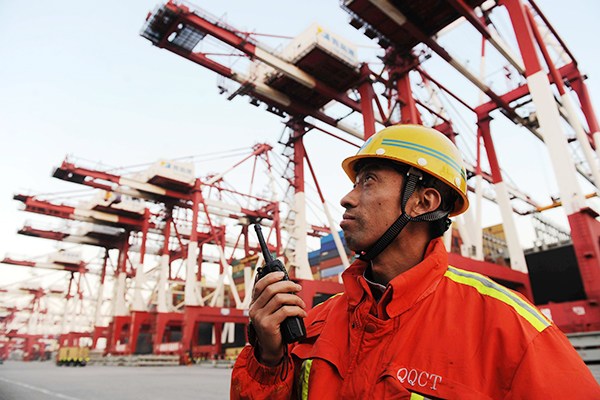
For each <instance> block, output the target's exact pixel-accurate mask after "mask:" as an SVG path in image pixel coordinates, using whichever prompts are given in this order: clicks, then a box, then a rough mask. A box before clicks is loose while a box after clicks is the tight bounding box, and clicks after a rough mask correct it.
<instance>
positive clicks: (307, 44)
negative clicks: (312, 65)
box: [281, 22, 358, 68]
mask: <svg viewBox="0 0 600 400" xmlns="http://www.w3.org/2000/svg"><path fill="white" fill-rule="evenodd" d="M317 46H318V47H319V48H321V49H322V50H324V51H326V52H327V53H329V54H330V55H332V56H334V57H336V58H337V59H339V60H340V61H342V62H345V63H346V64H348V65H349V66H351V67H354V68H358V48H357V46H356V45H355V44H353V43H352V42H350V41H349V40H346V39H344V38H342V37H341V36H338V35H336V34H335V33H333V32H331V31H329V30H327V29H325V28H323V27H322V26H321V25H319V24H318V23H316V22H314V23H313V24H311V25H310V27H309V28H308V29H307V30H305V31H304V32H302V33H301V34H300V35H298V36H296V37H295V38H294V39H293V40H292V41H291V42H290V43H289V44H288V45H287V46H286V47H285V48H284V49H283V51H282V52H281V57H282V58H284V59H285V60H287V61H290V62H292V63H295V62H296V61H298V60H299V59H301V58H302V57H304V55H306V54H307V53H308V52H309V51H311V50H312V49H313V48H314V47H317Z"/></svg>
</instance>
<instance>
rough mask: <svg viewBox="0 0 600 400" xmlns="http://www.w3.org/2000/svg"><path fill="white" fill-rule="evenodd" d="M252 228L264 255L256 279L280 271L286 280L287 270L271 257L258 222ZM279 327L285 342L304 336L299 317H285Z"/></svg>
mask: <svg viewBox="0 0 600 400" xmlns="http://www.w3.org/2000/svg"><path fill="white" fill-rule="evenodd" d="M254 230H256V236H258V243H260V248H261V250H262V253H263V256H264V257H265V265H264V266H263V267H262V268H259V269H258V271H257V273H256V274H257V276H258V278H257V279H262V278H263V277H264V276H265V275H267V274H269V273H271V272H276V271H281V272H283V273H284V274H285V275H284V276H283V279H282V280H284V281H288V280H289V279H290V278H289V277H288V274H287V271H286V270H285V267H284V266H283V263H282V262H281V261H279V260H278V259H273V257H272V256H271V252H270V251H269V249H268V248H267V243H265V238H264V237H263V234H262V230H261V229H260V225H259V224H254ZM279 328H280V329H281V337H282V338H283V341H284V342H285V343H294V342H297V341H298V340H300V339H302V338H304V337H305V336H306V328H305V327H304V320H303V319H302V318H300V317H287V318H286V319H285V320H284V321H283V322H282V323H281V325H280V326H279Z"/></svg>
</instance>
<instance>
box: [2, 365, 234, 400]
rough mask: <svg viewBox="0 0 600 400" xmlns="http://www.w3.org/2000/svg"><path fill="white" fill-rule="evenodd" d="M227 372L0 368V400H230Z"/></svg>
mask: <svg viewBox="0 0 600 400" xmlns="http://www.w3.org/2000/svg"><path fill="white" fill-rule="evenodd" d="M230 378H231V369H230V368H214V367H212V366H207V365H193V366H181V367H109V366H93V365H90V366H86V367H57V366H56V365H55V364H54V363H52V362H29V363H24V362H18V361H6V362H5V363H4V364H3V365H0V400H25V399H36V400H56V399H62V400H117V399H118V400H134V399H135V400H155V399H156V400H162V399H167V400H173V399H203V400H204V399H206V400H216V399H227V398H229V380H230Z"/></svg>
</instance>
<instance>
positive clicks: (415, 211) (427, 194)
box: [406, 187, 442, 218]
mask: <svg viewBox="0 0 600 400" xmlns="http://www.w3.org/2000/svg"><path fill="white" fill-rule="evenodd" d="M440 204H442V195H441V194H440V192H438V191H437V189H434V188H430V187H420V188H418V189H417V190H415V192H414V193H413V195H412V196H410V198H409V199H408V202H407V204H406V213H407V214H408V215H410V216H411V217H413V218H414V217H417V216H419V215H421V214H425V213H428V212H430V211H435V210H437V209H438V207H439V206H440Z"/></svg>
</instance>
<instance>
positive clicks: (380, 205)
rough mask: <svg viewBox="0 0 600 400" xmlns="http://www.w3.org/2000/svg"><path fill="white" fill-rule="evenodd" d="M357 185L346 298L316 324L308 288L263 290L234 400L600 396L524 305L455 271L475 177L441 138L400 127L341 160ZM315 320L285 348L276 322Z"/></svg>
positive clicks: (277, 281) (346, 227) (271, 279)
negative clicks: (452, 244)
mask: <svg viewBox="0 0 600 400" xmlns="http://www.w3.org/2000/svg"><path fill="white" fill-rule="evenodd" d="M342 167H343V168H344V171H345V172H346V174H347V175H348V176H349V177H350V179H351V181H352V182H353V183H354V186H353V189H352V190H351V191H350V192H349V193H348V194H347V195H346V196H345V197H344V198H343V199H342V200H341V205H342V206H343V207H344V209H345V213H344V216H343V220H342V222H341V224H340V225H341V227H342V229H343V231H344V236H345V239H346V242H347V244H348V247H349V248H350V249H352V250H354V251H355V252H356V253H357V254H358V255H359V256H358V258H357V260H356V261H355V262H354V263H353V264H352V265H351V266H350V267H349V268H348V269H347V270H346V271H345V272H344V273H343V275H342V278H343V281H344V287H345V291H344V293H342V294H340V295H337V296H334V297H332V298H330V299H328V300H327V301H325V302H324V303H322V304H321V305H319V306H317V307H315V308H313V309H312V310H310V312H308V313H306V312H305V311H304V308H305V307H306V305H305V304H304V303H303V301H302V300H301V299H300V298H299V297H298V296H296V295H294V294H292V293H293V292H298V291H299V290H300V289H301V287H300V286H299V285H297V284H296V283H294V282H291V281H284V280H282V276H283V274H282V273H276V272H273V273H270V274H267V275H266V276H265V277H264V278H262V279H261V280H259V281H258V282H257V283H256V285H255V288H254V292H253V300H252V304H251V306H250V319H251V327H252V328H251V333H252V335H250V339H251V340H250V341H251V342H252V343H251V345H249V346H246V347H245V348H244V350H243V351H242V353H241V354H240V356H239V358H238V359H237V362H236V364H235V366H234V369H233V374H232V381H231V398H234V399H269V400H276V399H295V398H299V399H318V400H322V399H388V398H389V399H392V398H393V399H439V398H441V399H461V400H468V399H528V400H535V399H544V400H548V399H600V387H599V386H598V384H597V383H596V381H595V380H594V378H593V376H592V374H591V373H590V371H589V369H588V368H587V367H586V365H585V364H584V363H583V361H582V360H581V358H580V357H579V355H578V354H577V353H576V352H575V350H574V349H573V347H572V346H571V344H570V343H569V341H568V340H567V338H566V337H565V335H564V334H563V333H562V332H560V330H559V329H558V328H557V327H556V326H555V325H554V324H552V322H550V321H549V320H547V319H546V318H545V317H544V315H542V314H541V313H540V312H539V311H538V310H537V309H536V308H535V307H534V306H533V305H531V304H530V303H529V302H528V301H527V300H525V299H524V298H523V297H522V296H521V295H519V294H517V293H515V292H513V291H511V290H509V289H507V288H505V287H503V286H501V285H499V284H497V283H495V282H494V281H492V280H490V279H488V278H486V277H484V276H482V275H479V274H476V273H473V272H469V271H466V270H463V269H459V268H457V267H455V266H450V265H448V253H447V251H446V249H445V247H444V244H443V242H442V238H441V236H442V234H443V232H444V231H445V230H447V228H448V226H449V224H450V221H449V219H448V217H451V216H455V215H458V214H460V213H462V212H464V211H465V210H466V209H467V207H468V199H467V195H466V193H467V182H466V172H465V168H464V166H463V162H462V157H461V155H460V153H459V151H458V149H457V148H456V147H455V146H454V144H453V143H452V142H451V141H450V140H449V139H448V138H446V136H444V135H443V134H441V133H440V132H438V131H436V130H434V129H430V128H425V127H422V126H418V125H398V126H392V127H388V128H385V129H383V130H382V131H380V132H379V133H377V134H375V135H373V136H372V137H371V138H369V139H368V140H367V141H366V142H365V144H364V145H363V146H362V148H361V149H360V150H359V151H358V153H357V154H356V155H355V156H352V157H349V158H347V159H346V160H344V162H343V163H342ZM290 316H299V317H303V318H305V324H306V337H305V338H304V339H302V340H300V341H299V342H297V343H294V344H290V345H284V343H283V341H282V336H281V333H280V330H279V325H280V324H281V322H282V321H284V319H285V318H287V317H290Z"/></svg>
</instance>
